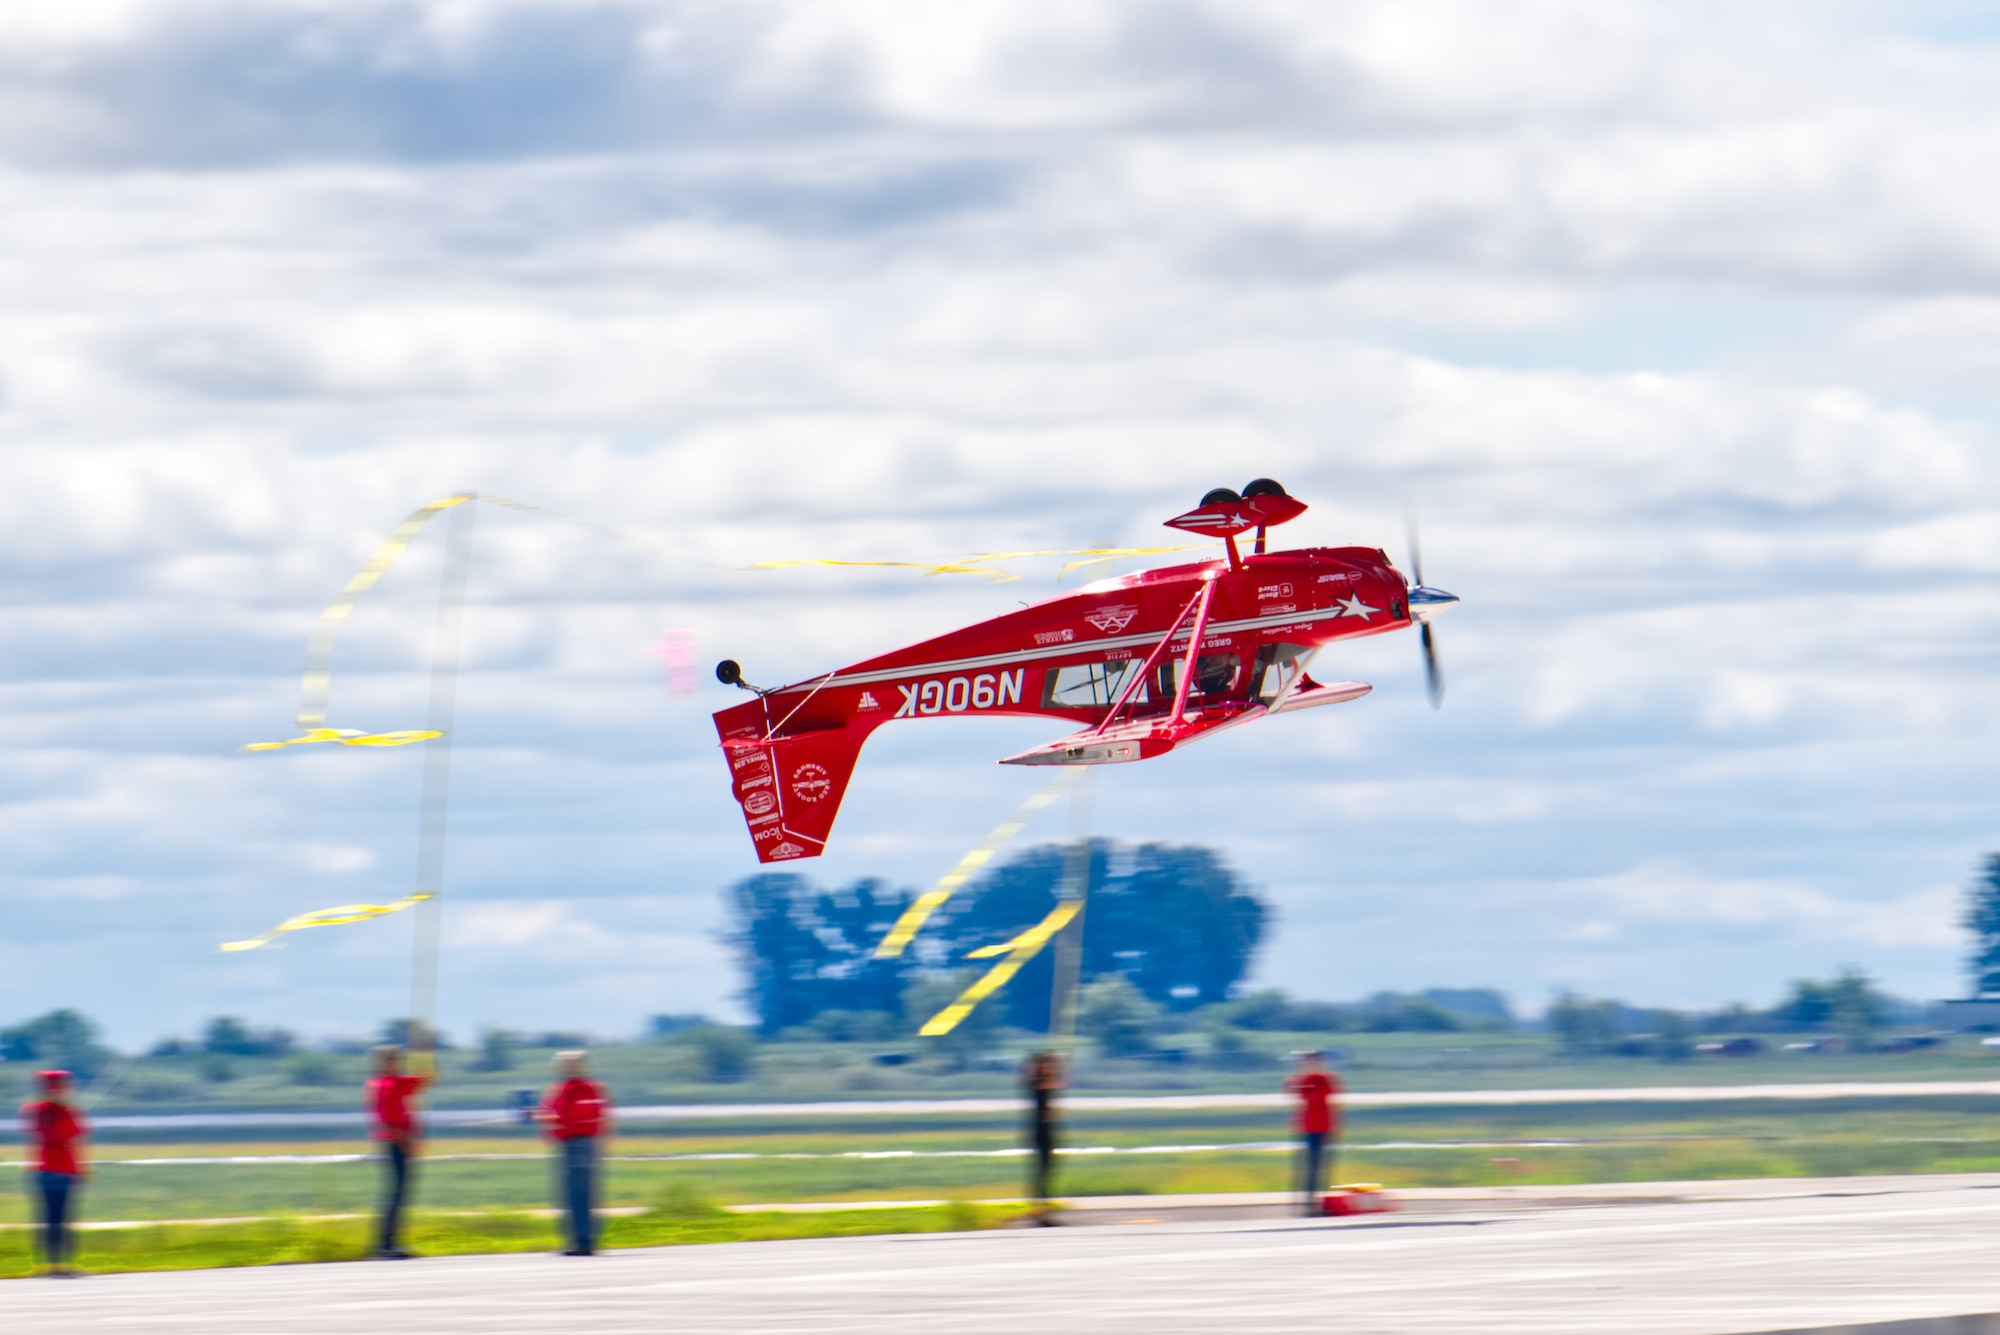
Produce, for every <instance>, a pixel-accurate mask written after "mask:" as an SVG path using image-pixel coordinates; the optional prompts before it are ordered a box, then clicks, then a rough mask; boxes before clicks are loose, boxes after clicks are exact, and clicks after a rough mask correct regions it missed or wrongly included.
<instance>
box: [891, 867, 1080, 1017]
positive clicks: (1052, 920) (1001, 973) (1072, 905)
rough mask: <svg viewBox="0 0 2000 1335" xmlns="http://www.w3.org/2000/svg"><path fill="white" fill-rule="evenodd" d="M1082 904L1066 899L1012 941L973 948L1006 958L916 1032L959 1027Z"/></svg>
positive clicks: (979, 953)
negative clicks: (1005, 956)
mask: <svg viewBox="0 0 2000 1335" xmlns="http://www.w3.org/2000/svg"><path fill="white" fill-rule="evenodd" d="M1082 908H1083V901H1082V900H1081V899H1065V900H1064V901H1063V902H1062V903H1060V904H1058V905H1056V906H1055V907H1054V908H1053V909H1051V910H1049V916H1048V917H1046V918H1044V919H1042V920H1041V921H1040V922H1038V923H1036V924H1035V925H1034V926H1033V927H1030V928H1029V929H1028V930H1027V931H1025V932H1023V933H1021V934H1020V935H1019V936H1017V937H1015V938H1014V939H1013V940H1012V941H1009V942H1007V943H1006V944H1005V945H1001V946H988V947H986V948H985V949H984V950H976V951H974V952H973V953H972V955H971V957H970V958H973V959H979V958H982V957H988V956H992V955H994V954H997V953H999V952H1000V951H1003V950H1004V951H1006V952H1007V958H1006V959H1004V960H1001V961H1000V962H999V963H998V964H996V965H994V966H993V967H992V968H991V969H988V970H987V971H986V976H985V977H983V978H981V979H980V980H979V981H978V982H976V983H974V984H973V985H972V986H971V987H968V988H966V989H965V991H964V993H963V994H961V995H960V996H959V998H958V1000H957V1001H954V1002H952V1003H951V1005H949V1006H946V1007H945V1008H944V1009H943V1010H941V1011H939V1012H938V1013H937V1014H936V1015H933V1016H932V1017H931V1018H930V1019H929V1020H928V1021H927V1022H926V1023H925V1024H924V1027H923V1028H921V1029H919V1030H917V1033H918V1034H920V1035H921V1036H923V1037H925V1038H938V1037H941V1036H943V1035H945V1034H948V1033H950V1032H951V1031H952V1030H954V1029H956V1028H957V1027H958V1022H959V1021H960V1020H963V1019H964V1018H965V1017H966V1016H968V1015H970V1014H972V1009H973V1007H975V1006H977V1005H978V1004H979V1003H980V1002H982V1001H984V1000H986V998H988V997H990V996H992V995H993V994H994V993H995V992H998V991H999V990H1000V989H1001V988H1003V987H1005V986H1006V985H1007V981H1008V980H1009V979H1010V978H1012V977H1013V976H1014V975H1015V974H1017V973H1019V972H1020V971H1021V966H1022V965H1024V964H1026V963H1027V962H1028V961H1029V960H1031V959H1033V958H1034V957H1035V955H1036V953H1037V952H1039V951H1040V950H1041V948H1042V947H1043V946H1045V945H1047V944H1048V943H1049V938H1051V937H1053V936H1054V935H1055V934H1056V933H1057V932H1060V931H1061V930H1062V929H1063V928H1065V927H1067V926H1069V920H1070V919H1071V918H1074V917H1075V916H1076V915H1077V913H1078V912H1079V911H1080V910H1081V909H1082Z"/></svg>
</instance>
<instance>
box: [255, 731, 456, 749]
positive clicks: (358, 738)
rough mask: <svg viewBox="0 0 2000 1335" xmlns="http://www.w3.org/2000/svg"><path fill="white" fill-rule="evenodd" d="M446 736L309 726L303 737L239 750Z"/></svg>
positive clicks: (392, 743)
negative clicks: (315, 743)
mask: <svg viewBox="0 0 2000 1335" xmlns="http://www.w3.org/2000/svg"><path fill="white" fill-rule="evenodd" d="M442 736H444V734H443V733H441V732H428V731H425V730H424V729H421V728H418V729H405V730H403V731H401V732H362V731H361V730H360V729H359V728H308V729H306V733H305V736H303V737H288V738H286V739H285V740H284V741H282V742H251V743H250V744H249V745H247V746H241V747H238V748H237V749H238V750H239V751H276V750H278V749H280V748H282V747H287V746H305V745H308V744H310V743H312V742H337V743H339V744H340V745H341V746H408V745H409V744H410V743H411V742H428V741H430V740H431V739H432V738H434V737H442Z"/></svg>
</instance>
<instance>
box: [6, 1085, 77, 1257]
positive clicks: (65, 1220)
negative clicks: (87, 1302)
mask: <svg viewBox="0 0 2000 1335" xmlns="http://www.w3.org/2000/svg"><path fill="white" fill-rule="evenodd" d="M35 1080H36V1082H37V1083H39V1084H40V1085H41V1087H42V1097H41V1098H39V1099H37V1100H34V1101H33V1102H30V1103H24V1104H22V1105H21V1130H22V1132H23V1135H24V1137H25V1138H26V1140H27V1144H28V1154H27V1156H26V1157H25V1158H23V1159H22V1161H21V1167H22V1168H24V1169H26V1170H27V1171H28V1172H31V1173H33V1174H34V1175H35V1183H34V1185H35V1188H36V1192H35V1195H36V1198H37V1199H38V1200H39V1201H40V1202H41V1207H42V1256H43V1258H44V1259H45V1260H46V1261H47V1263H48V1273H49V1274H51V1275H61V1276H73V1275H75V1274H76V1273H77V1270H76V1267H75V1266H73V1265H71V1264H70V1258H71V1257H72V1256H74V1255H75V1254H76V1249H75V1245H74V1243H72V1242H71V1240H70V1229H69V1206H70V1199H71V1195H72V1193H73V1192H74V1191H75V1189H76V1185H77V1184H78V1183H79V1182H81V1181H83V1180H84V1179H85V1178H87V1177H89V1176H90V1166H89V1165H88V1164H87V1163H86V1162H85V1160H84V1157H83V1154H82V1152H81V1148H80V1147H79V1146H78V1145H77V1141H78V1140H80V1139H82V1137H83V1136H85V1135H86V1134H88V1132H89V1130H90V1128H89V1127H88V1126H87V1125H86V1124H85V1123H84V1120H83V1113H82V1112H81V1111H80V1110H78V1109H77V1108H75V1107H74V1106H72V1105H71V1103H70V1101H69V1089H70V1079H69V1072H68V1071H39V1072H37V1073H36V1075H35Z"/></svg>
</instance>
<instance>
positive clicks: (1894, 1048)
mask: <svg viewBox="0 0 2000 1335" xmlns="http://www.w3.org/2000/svg"><path fill="white" fill-rule="evenodd" d="M1945 1038H1946V1035H1944V1034H1898V1035H1896V1037H1894V1038H1892V1039H1889V1040H1888V1041H1887V1042H1885V1043H1883V1044H1882V1046H1881V1048H1880V1050H1881V1051H1883V1052H1925V1051H1928V1050H1930V1049H1932V1048H1941V1047H1943V1046H1944V1043H1945Z"/></svg>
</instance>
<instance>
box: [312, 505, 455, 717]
mask: <svg viewBox="0 0 2000 1335" xmlns="http://www.w3.org/2000/svg"><path fill="white" fill-rule="evenodd" d="M472 499H474V498H473V497H472V496H471V495H470V494H469V493H468V494H466V495H462V496H447V497H445V498H444V499H443V500H441V501H432V502H431V503H430V504H429V505H426V506H423V507H421V508H419V509H416V510H412V511H411V512H410V515H409V518H407V519H405V520H404V521H403V522H402V523H400V524H398V525H396V530H395V532H393V533H391V534H390V535H389V539H388V541H387V542H384V543H383V544H382V545H381V546H380V547H377V548H376V549H375V554H374V555H373V556H371V557H369V558H368V564H367V565H364V566H362V567H361V569H360V571H359V572H358V573H357V574H356V575H355V576H354V578H353V579H350V580H348V581H347V587H346V588H344V589H342V590H341V591H340V595H339V596H338V597H336V598H335V599H334V600H333V602H332V603H331V604H329V605H328V606H327V609H326V610H325V611H324V612H321V613H320V614H319V624H317V625H315V626H314V627H313V632H312V636H311V637H310V638H309V639H308V640H307V641H306V674H305V682H304V690H303V693H302V699H301V700H300V703H299V718H298V724H299V726H300V727H301V728H319V727H321V726H322V725H324V724H325V723H326V700H327V693H328V691H329V690H330V689H331V687H332V685H333V637H334V635H335V634H336V633H337V632H338V631H339V630H340V624H341V622H343V621H345V620H347V614H348V613H350V612H352V611H353V610H354V605H355V604H356V603H358V602H360V601H361V595H362V594H364V593H366V592H368V590H370V589H372V588H374V587H375V581H377V580H379V579H381V578H382V576H383V575H384V574H386V573H387V572H388V569H389V567H390V566H392V565H394V564H396V558H397V557H399V556H401V555H402V554H403V553H404V552H405V551H406V550H408V549H409V546H410V544H411V543H412V542H414V541H415V540H416V536H417V534H418V533H420V532H422V531H423V527H424V525H425V524H428V523H430V522H431V520H433V519H435V518H436V517H437V516H438V515H440V514H442V513H444V512H445V511H446V510H449V509H451V507H452V506H454V505H463V504H464V503H465V502H467V501H469V500H472Z"/></svg>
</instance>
